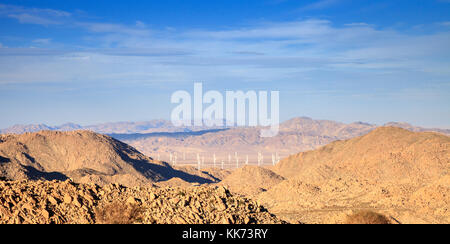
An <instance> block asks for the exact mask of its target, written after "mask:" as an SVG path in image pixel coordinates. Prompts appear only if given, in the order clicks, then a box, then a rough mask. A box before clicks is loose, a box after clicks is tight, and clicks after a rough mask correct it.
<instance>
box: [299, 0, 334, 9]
mask: <svg viewBox="0 0 450 244" xmlns="http://www.w3.org/2000/svg"><path fill="white" fill-rule="evenodd" d="M340 1H342V0H320V1H317V2H314V3H311V4H308V5H306V6H303V7H301V8H300V10H302V11H306V10H319V9H324V8H329V7H332V6H335V5H336V4H338V3H339V2H340Z"/></svg>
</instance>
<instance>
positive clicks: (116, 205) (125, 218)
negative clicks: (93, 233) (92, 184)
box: [95, 201, 144, 224]
mask: <svg viewBox="0 0 450 244" xmlns="http://www.w3.org/2000/svg"><path fill="white" fill-rule="evenodd" d="M143 213H144V210H143V208H142V207H140V206H139V205H137V204H127V203H123V202H119V201H115V202H111V203H107V204H103V205H100V206H98V207H97V208H96V209H95V219H96V222H97V223H98V224H135V223H140V222H142V218H143V217H142V216H143Z"/></svg>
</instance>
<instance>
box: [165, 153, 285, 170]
mask: <svg viewBox="0 0 450 244" xmlns="http://www.w3.org/2000/svg"><path fill="white" fill-rule="evenodd" d="M179 159H182V160H183V161H186V153H182V155H181V158H179V157H178V153H177V152H169V163H170V164H171V165H173V166H176V165H179ZM210 159H211V161H210V162H205V156H201V155H200V153H197V154H196V161H197V163H196V167H197V169H198V170H201V169H203V168H208V167H211V166H212V167H214V168H221V169H225V168H234V167H235V168H239V167H241V166H243V165H250V161H249V155H248V154H247V155H245V157H243V160H241V158H240V157H239V155H238V153H237V152H235V153H234V156H232V155H231V154H228V160H227V162H226V160H223V159H222V160H219V159H218V157H217V156H216V153H213V155H212V157H210ZM157 160H158V161H161V154H160V153H158V154H157ZM194 160H195V159H194ZM194 160H193V161H194ZM280 160H281V159H280V155H279V154H278V152H276V153H272V160H271V163H272V165H276V164H277V163H278V162H280ZM193 164H194V163H193ZM256 165H258V166H262V165H264V155H263V154H262V153H261V152H258V155H257V164H256Z"/></svg>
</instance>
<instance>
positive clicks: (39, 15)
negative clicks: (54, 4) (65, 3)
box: [0, 4, 72, 26]
mask: <svg viewBox="0 0 450 244" xmlns="http://www.w3.org/2000/svg"><path fill="white" fill-rule="evenodd" d="M71 15H72V14H71V13H69V12H66V11H60V10H54V9H42V8H25V7H21V6H16V5H6V4H0V17H7V18H12V19H16V20H17V21H19V22H20V23H23V24H35V25H46V26H48V25H58V24H62V23H63V22H64V19H66V18H68V17H70V16H71Z"/></svg>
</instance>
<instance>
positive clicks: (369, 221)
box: [344, 211, 391, 225]
mask: <svg viewBox="0 0 450 244" xmlns="http://www.w3.org/2000/svg"><path fill="white" fill-rule="evenodd" d="M344 223H345V224H363V225H376V224H382V225H386V224H391V222H390V221H389V219H388V218H387V217H386V216H384V215H382V214H378V213H375V212H372V211H360V212H357V213H355V214H352V215H349V216H348V217H347V219H346V220H345V222H344Z"/></svg>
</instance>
